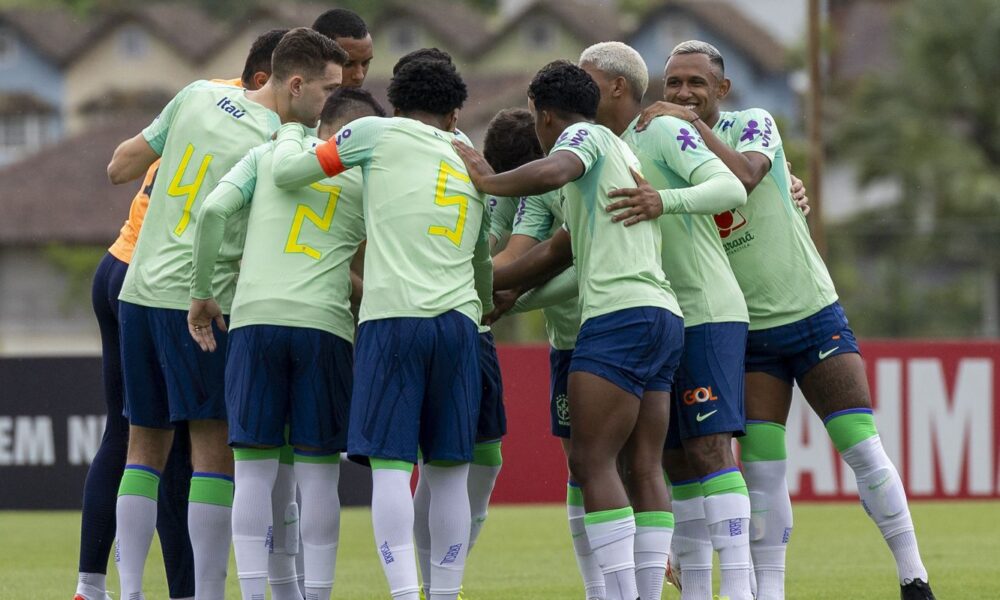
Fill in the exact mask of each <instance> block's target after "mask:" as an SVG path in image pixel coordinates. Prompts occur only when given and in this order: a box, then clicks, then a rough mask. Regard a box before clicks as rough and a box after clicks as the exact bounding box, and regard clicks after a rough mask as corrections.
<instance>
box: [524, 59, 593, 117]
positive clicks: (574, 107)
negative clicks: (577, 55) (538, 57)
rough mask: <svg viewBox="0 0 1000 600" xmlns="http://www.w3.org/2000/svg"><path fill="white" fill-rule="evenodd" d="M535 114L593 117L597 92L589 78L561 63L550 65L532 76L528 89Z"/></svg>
mask: <svg viewBox="0 0 1000 600" xmlns="http://www.w3.org/2000/svg"><path fill="white" fill-rule="evenodd" d="M528 97H529V98H531V99H532V101H534V103H535V110H551V111H555V112H558V113H561V114H563V115H571V114H572V115H581V116H583V117H585V118H587V119H594V118H595V117H597V104H598V103H599V102H600V101H601V90H600V89H599V88H598V87H597V84H596V83H594V80H593V79H591V77H590V75H588V74H587V72H586V71H584V70H583V69H581V68H580V67H578V66H576V65H574V64H573V63H570V62H568V61H565V60H557V61H553V62H550V63H549V64H547V65H545V66H544V67H542V69H541V70H540V71H538V73H536V74H535V77H534V79H532V80H531V84H530V85H529V86H528Z"/></svg>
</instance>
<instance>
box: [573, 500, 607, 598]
mask: <svg viewBox="0 0 1000 600" xmlns="http://www.w3.org/2000/svg"><path fill="white" fill-rule="evenodd" d="M586 514H587V513H586V511H585V510H584V508H583V492H582V491H581V490H580V487H579V486H577V485H575V484H573V483H569V484H568V485H567V486H566V515H567V516H568V517H569V534H570V537H571V538H572V540H573V551H574V553H575V554H576V566H577V567H578V568H579V569H580V576H581V577H582V578H583V587H584V590H585V592H586V596H587V600H604V599H605V596H606V595H607V591H606V590H605V587H604V573H603V572H602V571H601V564H600V563H599V562H597V557H596V556H594V551H593V550H592V549H591V547H590V540H588V539H587V529H586V527H585V526H584V522H583V521H584V517H585V516H586Z"/></svg>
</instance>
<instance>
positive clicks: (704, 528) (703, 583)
mask: <svg viewBox="0 0 1000 600" xmlns="http://www.w3.org/2000/svg"><path fill="white" fill-rule="evenodd" d="M682 486H697V487H696V489H695V490H693V491H694V492H695V493H699V494H700V490H701V484H699V483H697V482H694V483H689V484H682ZM682 486H674V487H673V492H672V494H673V496H674V498H673V509H674V520H675V522H676V525H675V529H674V538H673V542H672V548H673V551H674V553H675V554H676V555H677V562H678V564H679V566H680V571H681V598H682V600H704V599H706V598H711V597H712V553H713V550H712V539H711V537H710V536H709V533H708V524H707V523H706V522H705V497H704V496H701V495H694V496H691V497H690V498H684V499H678V496H682V495H681V493H679V491H678V488H680V487H682ZM685 495H687V494H685Z"/></svg>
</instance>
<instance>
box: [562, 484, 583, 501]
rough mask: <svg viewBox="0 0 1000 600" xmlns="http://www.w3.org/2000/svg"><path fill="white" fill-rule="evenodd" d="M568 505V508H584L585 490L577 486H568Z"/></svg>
mask: <svg viewBox="0 0 1000 600" xmlns="http://www.w3.org/2000/svg"><path fill="white" fill-rule="evenodd" d="M566 504H567V505H568V506H583V490H582V489H580V488H579V487H578V486H575V485H569V484H567V485H566Z"/></svg>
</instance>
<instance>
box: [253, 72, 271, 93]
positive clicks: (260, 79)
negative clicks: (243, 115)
mask: <svg viewBox="0 0 1000 600" xmlns="http://www.w3.org/2000/svg"><path fill="white" fill-rule="evenodd" d="M270 78H271V75H270V73H265V72H264V71H257V72H256V73H254V74H253V78H252V79H251V80H252V81H253V84H254V85H255V86H257V87H256V88H255V89H258V90H259V89H260V88H262V87H264V84H266V83H267V80H268V79H270Z"/></svg>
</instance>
